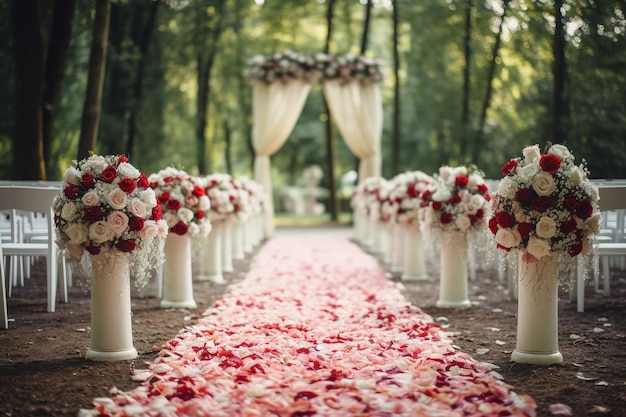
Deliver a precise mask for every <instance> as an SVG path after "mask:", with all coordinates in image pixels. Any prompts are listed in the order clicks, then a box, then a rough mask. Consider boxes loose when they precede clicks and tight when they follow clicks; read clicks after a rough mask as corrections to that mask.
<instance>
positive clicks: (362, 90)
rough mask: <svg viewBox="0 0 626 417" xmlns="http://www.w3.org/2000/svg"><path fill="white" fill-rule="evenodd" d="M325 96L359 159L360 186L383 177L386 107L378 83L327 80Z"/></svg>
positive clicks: (341, 131) (334, 118)
mask: <svg viewBox="0 0 626 417" xmlns="http://www.w3.org/2000/svg"><path fill="white" fill-rule="evenodd" d="M324 96H325V97H326V101H327V102H328V107H329V109H330V114H331V115H332V118H333V121H334V122H335V124H336V125H337V128H338V129H339V132H340V133H341V136H342V137H343V139H344V141H345V142H346V144H347V145H348V148H350V150H351V151H352V153H353V154H354V155H356V157H357V158H359V161H360V163H359V183H361V182H362V181H363V180H365V179H366V178H369V177H379V176H380V175H381V154H380V139H381V136H382V129H383V107H382V98H381V92H380V85H379V84H378V83H367V84H364V83H361V82H359V81H351V82H349V83H343V84H342V83H341V82H340V81H325V82H324Z"/></svg>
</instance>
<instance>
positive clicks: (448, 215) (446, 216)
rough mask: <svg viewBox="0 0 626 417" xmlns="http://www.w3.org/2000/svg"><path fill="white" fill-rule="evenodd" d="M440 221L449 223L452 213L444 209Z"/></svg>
mask: <svg viewBox="0 0 626 417" xmlns="http://www.w3.org/2000/svg"><path fill="white" fill-rule="evenodd" d="M439 221H440V222H441V224H448V223H450V222H451V221H452V213H448V212H447V211H444V212H443V213H441V217H439Z"/></svg>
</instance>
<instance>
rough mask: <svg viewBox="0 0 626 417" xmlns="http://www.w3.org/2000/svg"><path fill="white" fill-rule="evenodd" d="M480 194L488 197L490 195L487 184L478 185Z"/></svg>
mask: <svg viewBox="0 0 626 417" xmlns="http://www.w3.org/2000/svg"><path fill="white" fill-rule="evenodd" d="M477 187H478V192H479V193H481V194H482V195H487V194H489V187H487V184H478V186H477Z"/></svg>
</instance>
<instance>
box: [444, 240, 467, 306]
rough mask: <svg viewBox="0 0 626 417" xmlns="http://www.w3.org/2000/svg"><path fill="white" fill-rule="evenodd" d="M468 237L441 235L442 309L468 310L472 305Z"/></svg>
mask: <svg viewBox="0 0 626 417" xmlns="http://www.w3.org/2000/svg"><path fill="white" fill-rule="evenodd" d="M467 251H468V243H467V235H466V234H465V233H463V232H454V231H446V232H442V234H441V277H440V284H439V300H437V307H440V308H466V307H470V306H471V303H470V301H469V298H468V295H467V294H468V293H467V287H468V284H467V256H468V252H467Z"/></svg>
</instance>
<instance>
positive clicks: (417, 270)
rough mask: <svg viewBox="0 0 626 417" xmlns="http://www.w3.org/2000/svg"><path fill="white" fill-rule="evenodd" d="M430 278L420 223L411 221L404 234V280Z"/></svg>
mask: <svg viewBox="0 0 626 417" xmlns="http://www.w3.org/2000/svg"><path fill="white" fill-rule="evenodd" d="M426 279H428V274H427V273H426V259H425V256H424V241H423V235H422V232H421V230H420V228H419V224H417V223H411V224H409V225H408V227H407V228H406V230H405V234H404V273H403V274H402V280H403V281H423V280H426Z"/></svg>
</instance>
